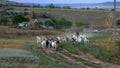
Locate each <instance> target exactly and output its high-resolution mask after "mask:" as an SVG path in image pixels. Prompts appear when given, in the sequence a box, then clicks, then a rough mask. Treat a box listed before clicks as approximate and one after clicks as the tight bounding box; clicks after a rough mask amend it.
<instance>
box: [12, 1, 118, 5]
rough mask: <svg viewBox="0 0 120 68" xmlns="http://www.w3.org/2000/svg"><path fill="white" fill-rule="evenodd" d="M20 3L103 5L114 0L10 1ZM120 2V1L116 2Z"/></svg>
mask: <svg viewBox="0 0 120 68" xmlns="http://www.w3.org/2000/svg"><path fill="white" fill-rule="evenodd" d="M10 1H15V2H20V3H39V4H49V3H54V4H71V3H101V2H108V1H110V2H112V1H114V0H10ZM116 1H120V0H116Z"/></svg>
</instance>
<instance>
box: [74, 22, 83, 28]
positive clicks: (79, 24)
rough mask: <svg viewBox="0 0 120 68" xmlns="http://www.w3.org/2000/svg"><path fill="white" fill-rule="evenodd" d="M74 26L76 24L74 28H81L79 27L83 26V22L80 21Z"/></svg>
mask: <svg viewBox="0 0 120 68" xmlns="http://www.w3.org/2000/svg"><path fill="white" fill-rule="evenodd" d="M75 24H76V26H77V27H81V26H83V25H84V23H83V22H81V21H80V22H76V23H75Z"/></svg>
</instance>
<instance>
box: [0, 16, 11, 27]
mask: <svg viewBox="0 0 120 68" xmlns="http://www.w3.org/2000/svg"><path fill="white" fill-rule="evenodd" d="M8 21H9V19H8V17H7V16H2V17H1V18H0V24H1V25H5V26H6V25H7V22H8Z"/></svg>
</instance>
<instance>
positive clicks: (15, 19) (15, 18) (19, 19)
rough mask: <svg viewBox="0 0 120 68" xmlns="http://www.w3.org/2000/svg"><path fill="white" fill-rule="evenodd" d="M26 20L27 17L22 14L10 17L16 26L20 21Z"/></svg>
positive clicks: (27, 19)
mask: <svg viewBox="0 0 120 68" xmlns="http://www.w3.org/2000/svg"><path fill="white" fill-rule="evenodd" d="M28 21H29V18H26V17H25V16H24V15H22V14H18V15H15V16H14V17H13V18H12V22H13V25H16V26H18V24H19V23H21V22H28Z"/></svg>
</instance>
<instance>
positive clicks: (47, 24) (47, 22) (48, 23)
mask: <svg viewBox="0 0 120 68" xmlns="http://www.w3.org/2000/svg"><path fill="white" fill-rule="evenodd" d="M44 24H45V26H46V27H47V28H48V27H49V26H54V27H55V25H54V22H53V21H52V20H47V21H45V23H44Z"/></svg>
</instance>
